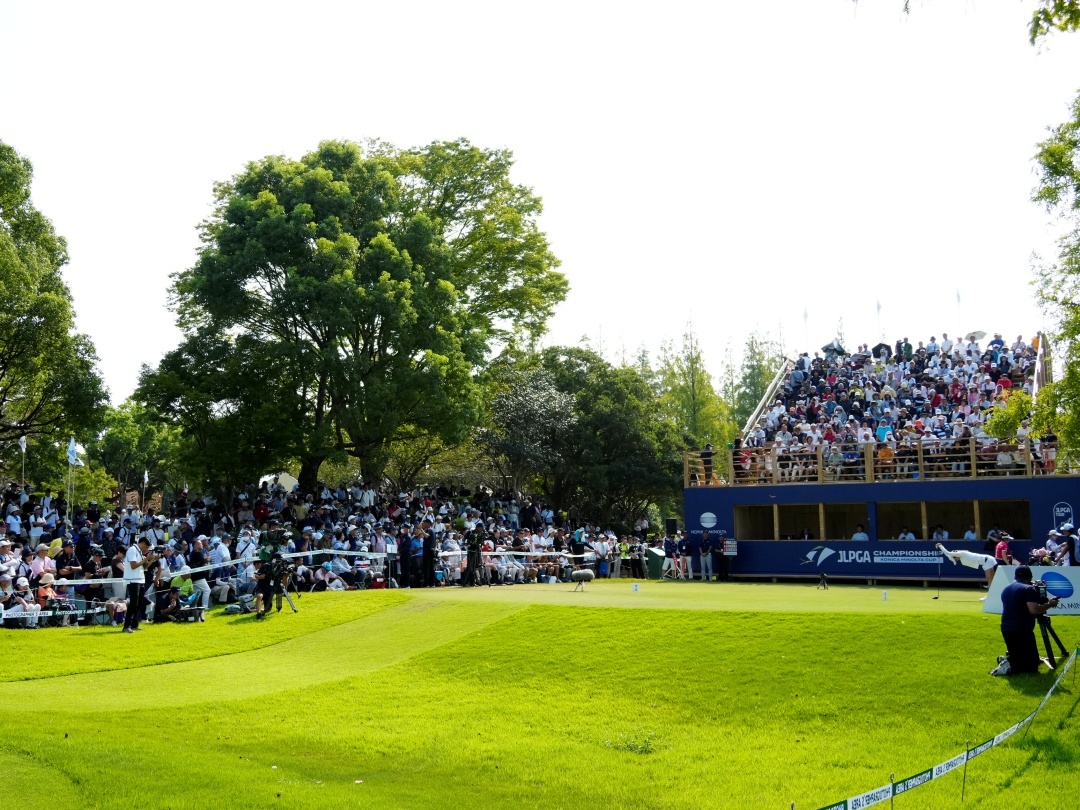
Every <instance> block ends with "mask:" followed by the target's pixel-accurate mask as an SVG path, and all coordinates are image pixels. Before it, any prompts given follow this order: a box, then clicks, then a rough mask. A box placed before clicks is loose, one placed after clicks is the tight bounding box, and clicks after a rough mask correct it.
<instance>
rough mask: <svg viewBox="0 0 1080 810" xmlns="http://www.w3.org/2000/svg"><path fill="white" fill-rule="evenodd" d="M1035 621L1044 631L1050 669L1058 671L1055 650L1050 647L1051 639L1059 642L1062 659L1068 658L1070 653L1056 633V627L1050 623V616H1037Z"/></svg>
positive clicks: (1044, 643)
mask: <svg viewBox="0 0 1080 810" xmlns="http://www.w3.org/2000/svg"><path fill="white" fill-rule="evenodd" d="M1035 620H1036V621H1037V622H1038V623H1039V629H1040V630H1041V631H1042V639H1043V646H1044V647H1046V659H1047V660H1048V661H1049V662H1050V669H1057V659H1056V658H1054V648H1053V647H1052V646H1050V638H1051V637H1053V639H1054V641H1056V642H1057V647H1058V649H1059V650H1061V655H1062V657H1064V658H1068V657H1069V651H1068V650H1066V649H1065V645H1064V644H1062V643H1061V639H1060V638H1058V634H1057V633H1055V632H1054V626H1053V625H1052V624H1051V623H1050V617H1049V616H1047V615H1046V614H1045V613H1044V614H1043V615H1042V616H1037V617H1036V619H1035Z"/></svg>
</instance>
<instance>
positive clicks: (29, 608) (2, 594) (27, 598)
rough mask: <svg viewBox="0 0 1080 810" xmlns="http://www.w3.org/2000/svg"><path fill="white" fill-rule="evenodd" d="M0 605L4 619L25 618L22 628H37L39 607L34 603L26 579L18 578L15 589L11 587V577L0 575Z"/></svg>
mask: <svg viewBox="0 0 1080 810" xmlns="http://www.w3.org/2000/svg"><path fill="white" fill-rule="evenodd" d="M0 604H2V605H3V607H4V618H5V619H9V618H11V617H13V616H23V615H25V616H26V620H25V622H26V623H25V624H24V625H23V626H24V627H27V628H30V629H33V628H36V627H37V626H38V613H40V612H41V606H40V605H39V604H38V603H37V602H35V601H34V595H33V593H31V591H30V582H29V580H27V578H26V577H19V578H18V580H16V582H15V587H14V588H12V587H11V577H10V576H9V575H8V574H0Z"/></svg>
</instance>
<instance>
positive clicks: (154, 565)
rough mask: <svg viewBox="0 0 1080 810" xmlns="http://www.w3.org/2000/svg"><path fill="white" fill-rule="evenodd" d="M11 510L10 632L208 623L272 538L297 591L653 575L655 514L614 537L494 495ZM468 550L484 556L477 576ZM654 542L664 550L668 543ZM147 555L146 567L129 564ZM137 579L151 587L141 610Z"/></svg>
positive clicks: (345, 490)
mask: <svg viewBox="0 0 1080 810" xmlns="http://www.w3.org/2000/svg"><path fill="white" fill-rule="evenodd" d="M4 514H5V520H4V521H3V523H0V605H2V607H3V610H4V614H3V616H4V619H5V625H6V626H10V627H35V626H38V625H40V624H44V623H45V622H44V621H39V619H42V618H43V617H44V616H46V615H48V617H49V623H52V624H58V623H73V622H76V621H79V622H82V623H91V622H101V623H105V622H108V623H111V624H113V625H120V624H124V623H125V622H126V624H127V625H128V627H126V628H125V629H128V628H129V627H131V625H133V624H134V625H135V627H133V628H131V629H137V624H138V621H135V622H132V618H133V612H134V618H136V619H138V620H153V621H158V622H161V621H185V620H186V621H196V622H197V621H203V620H205V615H206V609H207V608H209V607H210V606H211V604H213V603H223V604H229V603H237V602H244V598H245V597H248V596H250V595H252V594H253V593H254V592H255V591H256V587H257V579H259V576H258V568H259V566H260V565H261V561H260V560H258V558H259V557H260V556H265V555H261V554H260V550H261V549H262V550H263V551H265V549H266V548H267V547H268V545H269V544H270V543H272V544H273V546H274V547H275V548H277V549H278V550H280V552H282V553H283V554H285V555H286V556H287V557H288V559H289V560H290V561H291V562H292V563H293V564H295V566H296V570H295V573H294V574H293V575H292V580H291V584H292V585H294V586H295V587H296V588H297V589H298V590H300V591H311V590H316V591H317V590H326V589H330V590H353V589H360V588H372V587H374V588H378V587H406V588H407V587H443V586H448V585H454V584H466V583H468V582H475V583H479V584H485V585H511V584H517V583H525V582H540V583H544V582H554V581H566V580H568V579H569V576H570V573H571V571H573V570H574V569H576V568H579V567H582V566H587V567H590V568H591V569H592V570H593V571H594V572H595V574H596V575H597V576H600V577H622V576H628V577H636V578H644V576H645V559H646V549H647V547H648V546H649V542H648V541H647V540H646V539H645V538H646V536H647V534H648V532H649V524H648V521H647V520H645V519H642V520H640V521H638V522H637V523H636V524H635V526H634V527H633V532H632V533H630V534H624V535H622V536H617V535H616V534H615V533H614V532H613V531H611V530H610V529H601V528H600V527H599V526H597V525H594V524H593V523H591V522H588V521H584V520H578V519H576V517H575V516H574V515H573V514H569V515H568V514H566V513H562V512H556V511H555V510H553V509H552V508H551V507H550V506H549V505H547V504H545V503H544V502H543V501H542V500H540V499H531V498H522V499H520V502H519V499H518V498H517V497H515V496H512V495H509V494H505V493H503V494H500V493H494V492H491V491H490V490H487V489H484V488H481V489H479V490H477V491H476V492H469V491H463V490H456V489H452V488H446V487H442V488H436V489H420V490H416V491H412V492H396V491H390V490H389V489H388V488H386V487H376V486H373V485H368V484H362V483H355V484H353V485H351V486H345V485H342V486H338V487H333V488H331V487H327V486H326V485H325V484H323V483H322V482H320V484H319V490H318V491H317V492H315V493H310V494H303V493H301V492H299V489H298V487H297V488H294V489H293V490H292V491H286V488H285V487H284V486H282V485H281V484H280V483H278V481H277V479H273V480H268V481H266V482H264V483H263V484H262V485H261V486H257V487H256V486H252V487H248V488H246V491H241V492H238V493H237V494H236V495H235V496H234V497H233V498H232V499H231V501H227V502H226V501H221V500H217V499H214V498H212V497H209V496H204V495H203V494H202V493H193V494H191V495H190V496H189V494H188V493H181V495H180V496H179V497H178V498H177V499H176V500H175V501H172V502H170V503H169V504H168V507H167V508H165V509H163V510H162V511H161V512H158V511H156V510H155V509H153V508H148V509H147V510H146V511H145V512H143V511H141V510H140V509H138V508H137V507H135V506H127V507H125V508H124V509H121V510H117V511H115V512H111V513H110V512H103V510H102V509H101V507H100V506H99V505H98V504H97V503H94V502H91V503H90V504H89V506H88V507H87V508H86V509H76V510H74V511H73V513H72V514H69V513H68V508H67V504H66V503H64V502H63V499H62V498H61V497H59V496H55V495H53V494H52V493H50V492H46V493H45V494H44V495H42V496H40V497H39V496H37V495H35V494H33V493H32V492H31V490H30V487H26V488H24V489H22V490H20V489H19V488H18V486H17V485H12V486H11V487H9V488H8V490H7V492H6V493H5V495H4ZM140 541H145V542H140ZM470 541H475V542H476V544H477V545H479V546H481V548H482V552H483V553H482V554H481V555H480V559H481V560H482V570H481V568H478V570H476V571H475V576H473V577H470V576H468V566H469V560H468V553H467V551H468V546H469V543H470ZM653 544H654V545H656V546H658V547H659V548H663V538H660V539H656V540H654V541H653ZM155 549H156V550H157V553H156V554H155V552H154V550H155ZM289 555H291V556H289ZM155 557H156V559H155ZM144 559H145V560H146V561H147V564H146V565H145V569H135V568H134V567H133V565H134V564H133V562H132V561H133V560H140V561H141V560H144ZM139 565H141V563H139ZM132 582H136V583H139V584H141V585H143V586H145V587H144V590H143V591H142V593H144V594H145V595H144V596H141V598H140V602H141V603H140V604H138V605H134V606H133V605H132V604H131V601H132V596H131V594H132V592H131V591H129V590H128V586H129V585H130V584H131V583H132Z"/></svg>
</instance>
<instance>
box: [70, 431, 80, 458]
mask: <svg viewBox="0 0 1080 810" xmlns="http://www.w3.org/2000/svg"><path fill="white" fill-rule="evenodd" d="M78 463H79V453H78V451H77V450H76V449H75V437H74V436H72V437H71V441H70V442H68V464H78Z"/></svg>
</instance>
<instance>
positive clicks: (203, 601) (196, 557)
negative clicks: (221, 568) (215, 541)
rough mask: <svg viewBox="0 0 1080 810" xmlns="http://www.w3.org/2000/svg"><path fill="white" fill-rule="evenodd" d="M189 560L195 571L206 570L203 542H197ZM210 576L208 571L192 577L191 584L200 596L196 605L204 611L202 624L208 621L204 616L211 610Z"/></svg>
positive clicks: (200, 619)
mask: <svg viewBox="0 0 1080 810" xmlns="http://www.w3.org/2000/svg"><path fill="white" fill-rule="evenodd" d="M187 559H188V564H189V566H190V567H191V568H193V569H197V568H204V567H205V566H206V554H205V550H204V548H203V544H202V541H201V540H196V541H195V544H194V546H193V547H192V549H191V553H190V554H189V555H188V558H187ZM208 576H209V572H208V571H195V572H194V573H192V575H191V583H192V585H194V587H195V591H196V593H197V594H198V599H197V600H196V605H197V606H198V607H201V608H202V609H203V610H202V612H200V613H199V621H201V622H204V621H206V616H205V615H204V614H205V612H206V611H207V610H209V609H210V583H209V582H208V581H207V577H208Z"/></svg>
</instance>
